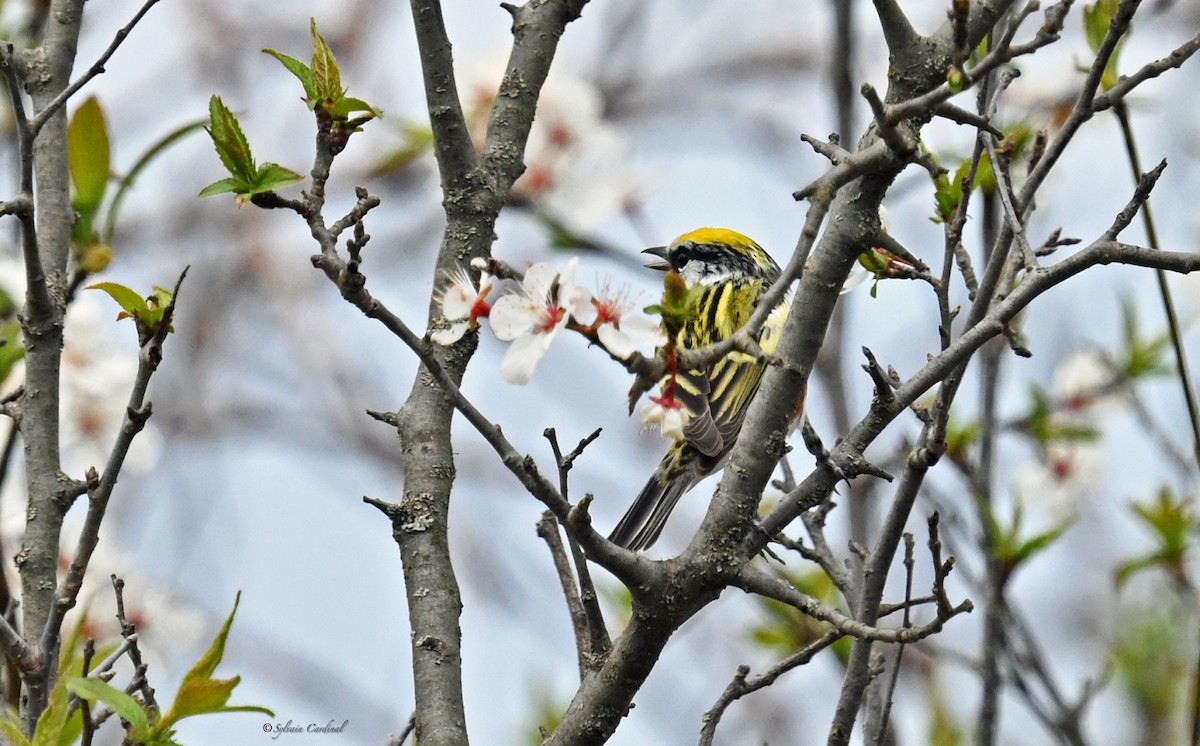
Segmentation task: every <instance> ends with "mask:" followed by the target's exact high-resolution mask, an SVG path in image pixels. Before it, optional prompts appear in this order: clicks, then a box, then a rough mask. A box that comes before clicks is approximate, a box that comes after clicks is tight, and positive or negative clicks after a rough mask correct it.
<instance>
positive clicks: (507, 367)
mask: <svg viewBox="0 0 1200 746" xmlns="http://www.w3.org/2000/svg"><path fill="white" fill-rule="evenodd" d="M541 336H543V335H540V334H522V335H521V336H519V337H517V338H516V339H514V340H513V343H512V345H510V346H509V348H508V352H506V353H505V354H504V359H503V360H501V361H500V375H501V376H502V377H503V378H504V380H505V381H508V382H509V383H511V384H513V385H515V386H524V385H525V384H527V383H529V380H530V379H531V378H533V371H534V370H536V369H537V364H538V361H540V360H541V359H542V356H543V355H545V354H546V347H545V346H544V345H543V343H542V340H541V339H539V338H538V337H541Z"/></svg>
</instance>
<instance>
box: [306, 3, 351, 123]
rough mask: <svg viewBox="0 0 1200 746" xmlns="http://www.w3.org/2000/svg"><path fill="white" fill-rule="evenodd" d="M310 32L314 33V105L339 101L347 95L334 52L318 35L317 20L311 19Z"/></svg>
mask: <svg viewBox="0 0 1200 746" xmlns="http://www.w3.org/2000/svg"><path fill="white" fill-rule="evenodd" d="M309 30H310V31H311V32H312V73H313V82H314V85H315V86H316V93H317V95H316V99H315V100H314V103H317V102H319V101H320V100H322V99H329V100H331V101H337V100H338V99H340V98H341V97H342V96H344V95H345V94H346V91H345V90H344V89H343V88H342V77H341V73H340V72H338V66H337V60H335V59H334V58H333V52H332V51H330V49H329V45H328V44H326V43H325V40H324V39H322V38H321V35H320V34H319V33H317V21H316V19H315V18H310V19H309Z"/></svg>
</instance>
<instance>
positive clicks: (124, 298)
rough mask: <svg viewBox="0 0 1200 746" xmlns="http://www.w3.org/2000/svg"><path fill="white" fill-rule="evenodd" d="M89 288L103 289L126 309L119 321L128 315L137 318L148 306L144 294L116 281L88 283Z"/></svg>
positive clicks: (118, 318)
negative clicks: (139, 293) (141, 294)
mask: <svg viewBox="0 0 1200 746" xmlns="http://www.w3.org/2000/svg"><path fill="white" fill-rule="evenodd" d="M87 289H88V290H103V291H104V292H106V293H108V294H109V296H111V297H112V299H113V300H115V301H116V302H117V305H118V306H120V307H121V308H122V309H123V310H124V313H123V314H122V315H120V316H117V320H118V321H120V320H121V319H123V318H126V317H133V318H137V315H138V313H139V312H140V311H142V310H143V309H145V307H146V301H145V299H144V298H142V296H140V295H138V294H137V293H135V292H134V291H132V290H130V289H129V288H127V287H125V286H124V285H121V284H118V283H115V282H97V283H96V284H94V285H88V286H87Z"/></svg>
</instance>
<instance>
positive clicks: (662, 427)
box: [638, 394, 691, 440]
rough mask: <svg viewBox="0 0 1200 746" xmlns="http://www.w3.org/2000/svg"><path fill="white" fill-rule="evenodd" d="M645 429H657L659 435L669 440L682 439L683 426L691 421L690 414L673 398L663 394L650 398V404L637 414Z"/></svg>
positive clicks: (681, 403)
mask: <svg viewBox="0 0 1200 746" xmlns="http://www.w3.org/2000/svg"><path fill="white" fill-rule="evenodd" d="M638 416H639V417H641V420H642V424H643V425H645V426H646V427H648V428H649V427H657V428H658V431H659V433H660V434H661V435H662V436H663V437H664V438H668V439H670V440H681V439H682V438H683V426H684V425H686V424H687V421H688V420H689V419H691V412H689V411H688V410H687V407H685V406H683V402H681V401H679V400H678V399H676V398H675V397H674V396H670V395H667V394H663V395H662V396H651V397H650V403H649V404H647V405H646V406H644V407H642V409H641V411H640V412H639V413H638Z"/></svg>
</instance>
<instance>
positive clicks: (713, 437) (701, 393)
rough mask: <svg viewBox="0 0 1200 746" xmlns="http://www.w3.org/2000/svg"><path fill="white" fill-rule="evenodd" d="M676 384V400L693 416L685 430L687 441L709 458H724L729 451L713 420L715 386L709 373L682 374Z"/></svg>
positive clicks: (685, 372)
mask: <svg viewBox="0 0 1200 746" xmlns="http://www.w3.org/2000/svg"><path fill="white" fill-rule="evenodd" d="M710 368H711V366H710ZM675 380H676V384H677V388H676V389H675V396H676V397H678V399H679V400H680V401H681V402H683V405H684V406H685V407H687V410H688V412H689V413H690V414H691V417H689V418H688V421H687V423H685V424H684V426H683V437H684V438H686V439H687V441H688V443H690V444H691V445H692V447H693V448H695V449H696V450H697V451H699V452H700V453H703V454H704V455H705V456H716V455H718V454H720V453H721V451H722V449H723V448H724V447H725V438H724V436H723V435H722V434H721V429H720V428H719V427H718V426H717V422H716V420H715V419H714V418H713V414H712V408H711V405H710V395H711V389H712V383H711V381H710V380H709V374H708V371H707V370H705V371H699V370H689V371H680V372H679V374H678V375H677V376H676V379H675Z"/></svg>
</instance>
